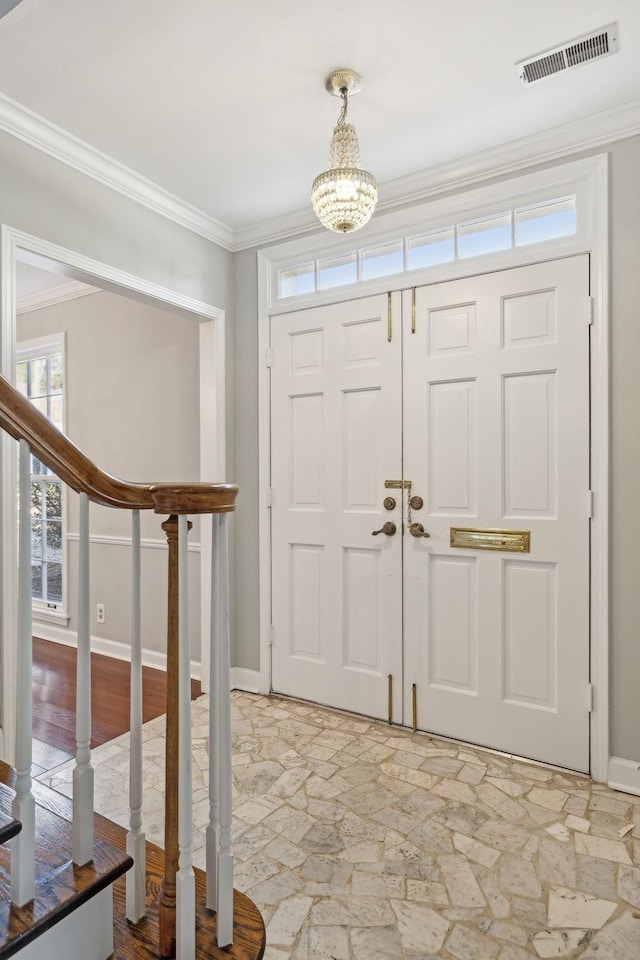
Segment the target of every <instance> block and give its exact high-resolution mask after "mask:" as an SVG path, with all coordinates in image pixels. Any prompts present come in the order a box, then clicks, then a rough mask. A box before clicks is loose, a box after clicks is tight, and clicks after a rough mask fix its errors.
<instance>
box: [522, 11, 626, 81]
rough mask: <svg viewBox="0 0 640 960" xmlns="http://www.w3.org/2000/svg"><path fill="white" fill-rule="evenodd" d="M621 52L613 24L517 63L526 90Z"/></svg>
mask: <svg viewBox="0 0 640 960" xmlns="http://www.w3.org/2000/svg"><path fill="white" fill-rule="evenodd" d="M617 52H618V25H617V24H615V23H611V24H609V26H608V27H602V28H601V29H600V30H594V31H593V32H592V33H587V34H585V35H584V36H583V37H578V38H577V39H576V40H571V41H570V42H569V43H563V44H562V46H561V47H554V48H553V50H546V51H545V52H544V53H540V54H538V56H537V57H529V58H528V59H527V60H521V61H520V63H516V69H517V71H518V75H519V76H520V79H521V80H522V83H523V84H524V86H525V87H527V86H529V84H530V83H535V81H536V80H543V79H544V77H550V76H552V75H553V74H554V73H562V72H563V71H565V70H572V69H573V67H579V66H580V65H581V64H583V63H589V61H590V60H600V59H601V58H602V57H608V56H610V55H611V54H612V53H617Z"/></svg>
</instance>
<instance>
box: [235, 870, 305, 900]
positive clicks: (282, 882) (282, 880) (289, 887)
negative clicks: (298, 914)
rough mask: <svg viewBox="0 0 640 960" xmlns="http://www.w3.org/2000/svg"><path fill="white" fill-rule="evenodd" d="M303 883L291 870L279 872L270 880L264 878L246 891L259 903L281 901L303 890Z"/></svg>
mask: <svg viewBox="0 0 640 960" xmlns="http://www.w3.org/2000/svg"><path fill="white" fill-rule="evenodd" d="M301 888H302V884H301V883H300V881H299V880H298V878H297V877H296V875H295V873H292V871H291V870H285V871H283V872H282V873H278V874H276V875H275V876H273V877H269V879H268V880H263V881H262V883H258V884H256V885H255V886H253V887H249V888H248V889H247V891H246V893H247V895H248V896H249V897H250V898H251V899H252V900H255V901H256V902H257V903H274V904H275V903H280V901H281V900H284V899H285V898H286V897H290V896H291V895H292V894H294V893H298V891H299V890H301Z"/></svg>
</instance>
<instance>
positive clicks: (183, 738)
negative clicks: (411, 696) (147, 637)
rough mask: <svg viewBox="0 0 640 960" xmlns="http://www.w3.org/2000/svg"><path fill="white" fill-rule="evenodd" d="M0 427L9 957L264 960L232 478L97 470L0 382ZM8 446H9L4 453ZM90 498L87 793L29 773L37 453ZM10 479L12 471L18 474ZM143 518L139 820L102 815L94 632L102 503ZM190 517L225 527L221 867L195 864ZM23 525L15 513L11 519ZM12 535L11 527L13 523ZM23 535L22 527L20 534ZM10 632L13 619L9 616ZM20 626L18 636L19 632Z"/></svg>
mask: <svg viewBox="0 0 640 960" xmlns="http://www.w3.org/2000/svg"><path fill="white" fill-rule="evenodd" d="M0 429H2V430H4V431H5V432H6V433H8V434H9V435H10V436H11V437H13V438H14V440H16V441H18V445H19V465H20V473H19V475H20V506H19V518H20V523H19V529H18V534H19V535H18V542H19V551H18V555H19V558H18V576H17V584H18V593H17V611H18V617H17V620H18V653H17V670H16V678H15V679H16V689H17V697H16V702H17V710H16V744H15V769H14V768H13V767H10V766H9V765H7V764H6V763H4V762H2V761H0V844H4V842H5V841H7V840H11V845H10V848H9V846H7V845H3V846H0V960H3V958H4V957H10V956H19V957H20V958H22V960H39V958H41V957H43V956H47V957H48V956H56V954H58V955H60V956H64V958H65V960H107V958H109V957H111V958H113V960H128V958H144V960H147V958H148V960H151V958H167V960H168V958H172V957H177V960H196V958H201V960H208V958H211V960H222V958H223V957H224V958H227V960H233V958H237V960H260V958H261V957H262V956H263V953H264V948H265V931H264V924H263V921H262V918H261V916H260V914H259V912H258V910H257V909H256V907H255V905H254V904H253V903H252V902H251V901H250V900H249V899H248V898H247V897H245V896H243V895H242V894H240V893H238V891H234V889H233V852H232V847H231V721H230V666H229V611H228V546H227V522H226V521H227V514H228V513H230V512H232V511H233V510H235V501H236V497H237V493H238V489H237V487H235V486H233V485H230V484H224V483H220V484H207V483H192V484H168V483H161V484H137V483H126V482H124V481H121V480H117V479H115V478H114V477H111V476H109V475H108V474H106V473H103V472H102V471H101V470H99V469H98V468H97V467H96V466H95V465H94V464H93V463H92V462H91V461H90V460H89V459H88V458H87V457H85V456H84V454H82V453H81V451H79V450H78V449H77V448H76V447H75V446H74V445H73V444H72V443H71V442H70V441H69V440H68V439H67V438H66V437H65V436H64V435H63V434H61V433H60V432H59V431H58V430H57V429H56V428H55V427H54V426H53V425H52V424H51V422H50V421H49V420H48V419H47V418H46V417H45V416H43V415H42V414H41V413H40V412H39V411H38V410H36V409H35V407H33V406H32V404H31V403H30V402H29V401H28V400H27V399H25V398H24V397H23V396H22V395H21V394H20V393H19V392H18V391H16V390H15V389H14V388H13V386H12V385H11V384H10V383H9V381H7V380H6V379H5V378H4V377H0ZM5 449H6V448H5ZM32 456H34V457H37V459H38V460H40V461H41V462H42V463H44V464H45V465H46V466H47V467H49V469H51V470H52V471H53V472H54V473H55V474H56V475H57V476H58V477H59V478H60V479H61V480H62V481H63V482H64V483H66V484H67V486H68V487H69V488H70V490H72V491H75V493H76V494H77V495H78V497H79V516H80V534H79V538H80V549H79V554H80V560H79V570H78V577H79V590H78V592H79V602H78V657H77V664H78V666H77V683H76V686H77V701H76V766H75V768H74V773H73V799H72V800H69V799H67V798H65V797H62V796H60V795H59V794H57V793H55V792H54V791H52V790H50V789H49V788H48V787H46V786H44V785H43V784H40V783H38V782H35V781H32V779H31V764H32V757H31V738H32V734H31V729H32V716H31V713H32V697H31V672H32V659H31V645H32V640H31V636H32V625H31V529H30V522H29V511H30V474H31V457H32ZM5 476H6V474H5ZM90 502H94V503H98V504H101V505H103V506H109V507H112V508H113V509H121V510H128V511H129V512H130V514H131V519H132V558H133V562H132V571H131V598H130V603H131V718H130V719H131V737H130V743H131V762H130V791H129V792H130V828H129V830H128V831H125V830H123V829H122V828H121V827H119V826H117V825H116V824H113V823H111V822H110V821H108V820H106V819H105V818H103V817H100V816H99V815H97V814H96V813H95V812H94V809H93V767H92V765H91V750H90V743H91V674H90V669H91V666H90V664H91V657H90V634H89V626H90V623H89V586H90V576H89V571H90V537H89V503H90ZM141 510H152V511H153V512H155V513H157V514H164V515H165V516H168V519H166V520H165V521H164V522H163V523H162V529H163V530H164V532H165V534H166V537H167V544H168V600H167V620H168V630H167V731H166V782H165V843H164V851H163V850H160V849H159V848H158V847H156V846H154V845H152V844H149V843H147V842H146V838H145V834H144V825H143V820H142V779H143V767H142V762H143V761H142V633H141V623H140V580H141V571H140V563H141V549H140V548H141V542H140V511H141ZM189 514H199V515H201V516H202V518H203V519H202V522H206V519H205V518H206V517H207V516H209V517H210V518H211V519H210V523H211V543H212V553H211V571H212V579H211V656H210V662H211V674H210V678H209V680H210V692H211V700H210V702H211V709H210V721H209V744H210V749H209V766H210V773H209V806H210V821H209V825H208V827H207V831H206V835H207V860H206V862H207V869H206V872H202V871H200V870H197V869H194V867H193V864H192V858H191V846H192V796H191V795H192V787H191V712H190V707H191V696H190V693H191V691H190V675H189V672H190V671H189V667H190V644H189V631H188V623H189V618H188V580H187V559H188V557H187V549H188V547H187V537H188V533H189V529H190V527H191V524H190V523H189V520H188V515H189ZM9 519H10V518H9ZM4 529H5V533H4V535H5V536H7V535H9V536H11V533H10V524H9V523H8V522H7V518H4ZM7 530H9V533H7ZM3 629H4V630H6V619H5V622H3ZM5 635H6V634H5Z"/></svg>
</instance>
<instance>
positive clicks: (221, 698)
mask: <svg viewBox="0 0 640 960" xmlns="http://www.w3.org/2000/svg"><path fill="white" fill-rule="evenodd" d="M227 527H228V523H227V515H226V513H221V514H220V519H219V548H218V551H219V556H220V563H219V567H218V577H219V581H218V588H217V596H218V602H219V608H220V615H219V624H220V639H219V654H218V658H219V660H218V662H219V670H218V683H217V687H216V692H217V699H218V704H219V708H218V709H219V717H220V719H219V723H220V729H219V734H220V736H219V741H218V743H219V752H220V760H219V764H220V770H219V777H220V850H219V854H218V880H217V887H218V918H217V936H218V946H219V947H226V946H229V945H230V944H231V943H232V942H233V850H232V845H231V816H232V809H231V800H232V769H231V652H230V635H229V544H228V530H227ZM213 690H214V688H213V687H212V693H211V695H212V696H214V692H213Z"/></svg>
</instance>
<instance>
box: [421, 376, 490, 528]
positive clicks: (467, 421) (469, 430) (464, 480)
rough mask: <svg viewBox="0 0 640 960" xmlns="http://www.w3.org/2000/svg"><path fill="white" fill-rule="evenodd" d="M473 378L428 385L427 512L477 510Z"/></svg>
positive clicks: (441, 512)
mask: <svg viewBox="0 0 640 960" xmlns="http://www.w3.org/2000/svg"><path fill="white" fill-rule="evenodd" d="M476 407H477V400H476V382H475V380H457V381H453V382H447V383H431V384H430V385H429V442H428V456H429V481H430V482H429V491H428V499H429V512H430V513H433V514H444V515H451V514H455V515H456V516H459V515H460V514H468V515H469V516H474V515H475V514H476V512H477V475H478V468H477V463H478V451H477V409H476Z"/></svg>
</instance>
